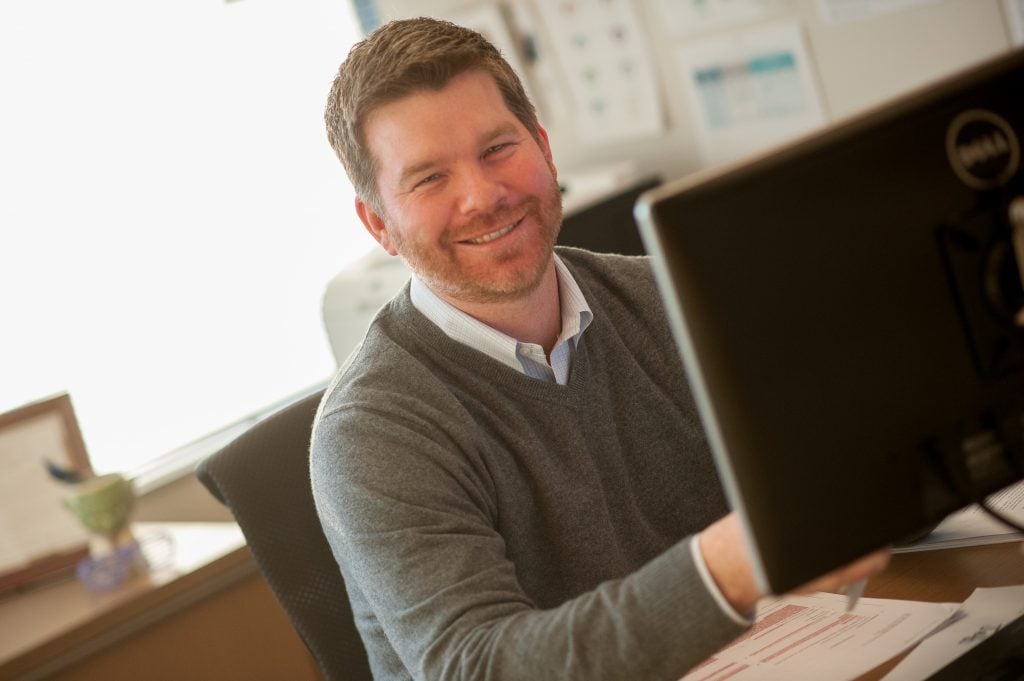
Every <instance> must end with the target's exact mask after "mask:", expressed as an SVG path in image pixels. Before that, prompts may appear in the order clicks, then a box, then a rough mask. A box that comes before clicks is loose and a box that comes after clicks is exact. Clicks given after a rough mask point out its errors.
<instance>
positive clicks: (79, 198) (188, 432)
mask: <svg viewBox="0 0 1024 681" xmlns="http://www.w3.org/2000/svg"><path fill="white" fill-rule="evenodd" d="M356 39H357V28H356V23H355V20H354V17H353V15H352V10H351V8H350V6H349V3H347V2H345V1H344V0H302V1H301V2H292V1H288V0H241V1H238V2H229V3H226V2H224V1H223V0H175V1H174V2H160V3H157V2H140V1H139V0H93V1H90V2H79V1H75V0H54V1H50V2H40V1H39V0H4V2H3V3H0V93H2V95H0V97H2V98H3V102H4V104H3V107H2V108H0V112H2V113H0V120H2V122H3V124H2V125H0V230H2V239H0V244H2V245H0V315H2V322H0V411H6V410H8V409H12V408H14V407H17V406H19V405H21V404H24V403H27V402H31V401H34V400H37V399H41V398H43V397H46V396H48V395H51V394H53V393H56V392H63V391H67V392H68V393H70V395H71V398H72V401H73V403H74V406H75V410H76V413H77V415H78V419H79V422H80V424H81V428H82V431H83V435H84V437H85V440H86V445H87V447H88V450H89V455H90V458H91V460H92V462H93V466H94V468H95V469H97V471H98V472H109V471H115V470H116V471H126V472H132V471H133V470H136V469H139V468H140V467H143V466H145V465H146V463H147V462H149V461H152V460H154V459H157V458H159V457H161V456H163V455H165V454H166V453H167V452H170V451H172V450H175V449H177V448H179V447H181V446H182V445H185V444H186V443H188V442H191V441H194V440H197V439H199V438H202V437H203V436H204V435H206V434H208V433H211V432H213V431H217V430H219V429H221V428H222V427H224V426H226V425H228V424H230V423H232V422H235V421H238V420H239V419H242V418H244V417H247V416H249V415H251V414H253V413H254V412H259V411H261V410H263V409H265V408H267V407H268V406H269V405H272V404H275V403H278V402H280V401H281V400H283V399H286V398H288V397H289V396H291V395H295V394H297V393H300V392H302V391H303V390H306V389H309V388H310V387H311V386H314V385H317V384H318V383H322V382H323V381H326V380H327V379H328V378H329V377H330V375H331V373H332V371H333V370H334V360H333V357H332V355H331V351H330V347H329V344H328V342H327V338H326V335H325V333H324V328H323V325H322V322H321V317H320V304H321V296H322V294H323V291H324V289H325V287H326V285H327V282H328V281H329V280H330V279H331V278H332V277H333V276H334V275H335V274H336V273H337V272H338V271H339V270H340V269H342V268H343V267H344V266H345V265H346V264H347V263H349V262H351V261H352V260H354V259H356V258H358V257H360V256H362V255H364V254H365V253H366V252H367V251H368V250H369V249H370V248H371V246H372V240H371V239H370V237H369V236H368V235H366V233H365V230H363V229H362V227H361V226H360V225H358V222H357V220H356V219H355V214H354V211H353V209H352V189H351V185H350V184H349V183H348V180H347V179H346V178H345V175H344V172H343V171H342V168H341V165H340V164H339V163H338V161H337V159H336V158H335V157H334V154H333V152H332V151H331V149H330V147H329V146H328V144H327V140H326V134H325V133H324V129H323V123H322V113H323V107H324V103H325V100H326V96H327V91H328V88H329V87H330V83H331V80H332V79H333V76H334V73H335V71H336V69H337V66H338V64H339V63H340V62H341V60H342V59H343V58H344V56H345V54H346V53H347V52H348V49H349V47H350V46H351V45H352V43H353V42H354V41H355V40H356Z"/></svg>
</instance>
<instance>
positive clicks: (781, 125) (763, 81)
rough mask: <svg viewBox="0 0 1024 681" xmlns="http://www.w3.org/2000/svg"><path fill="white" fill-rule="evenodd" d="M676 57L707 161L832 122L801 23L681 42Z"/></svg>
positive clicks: (730, 156)
mask: <svg viewBox="0 0 1024 681" xmlns="http://www.w3.org/2000/svg"><path fill="white" fill-rule="evenodd" d="M676 54H677V57H678V60H679V63H680V66H681V73H683V74H684V79H685V86H686V92H687V95H688V99H689V102H690V112H691V116H692V118H693V121H694V130H695V131H696V134H697V143H698V148H699V149H700V153H701V158H702V161H703V162H704V165H715V164H718V163H723V162H725V161H731V160H734V159H737V158H740V157H742V156H746V155H748V154H752V153H754V152H757V151H760V150H762V149H764V148H766V147H770V146H773V145H776V144H780V143H782V142H785V141H787V140H789V139H791V138H793V137H796V136H797V135H799V134H802V133H805V132H807V131H809V130H812V129H814V128H817V127H819V126H821V125H822V124H824V123H825V115H824V112H823V107H822V105H821V98H820V95H819V93H818V88H817V85H816V82H815V77H814V74H813V72H812V70H811V63H810V57H809V55H808V51H807V48H806V46H805V44H804V39H803V33H802V31H801V29H800V25H799V24H797V23H783V24H777V25H771V26H763V27H759V28H755V29H748V30H746V31H737V32H733V33H730V34H726V35H723V36H720V37H717V38H711V39H707V40H703V41H699V42H694V43H689V44H685V45H680V46H679V47H678V48H677V52H676Z"/></svg>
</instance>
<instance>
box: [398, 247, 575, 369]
mask: <svg viewBox="0 0 1024 681" xmlns="http://www.w3.org/2000/svg"><path fill="white" fill-rule="evenodd" d="M553 257H554V259H555V273H556V274H557V276H558V298H559V303H560V308H561V311H562V330H561V332H560V333H559V334H558V338H557V339H556V340H555V346H554V348H553V349H552V350H551V359H550V360H549V359H548V358H547V356H546V355H545V354H544V348H543V347H541V346H540V345H538V344H537V343H522V342H520V341H518V340H516V339H515V338H512V337H511V336H509V335H507V334H504V333H502V332H501V331H498V330H497V329H494V328H491V327H490V326H488V325H486V324H484V323H483V322H481V321H480V320H478V319H474V318H473V317H471V316H469V315H468V314H466V313H465V312H463V311H462V310H460V309H458V308H457V307H455V306H454V305H451V304H450V303H448V302H446V301H444V300H442V299H441V298H440V297H439V296H438V295H437V294H436V293H434V292H433V291H431V290H430V288H428V287H427V285H426V284H424V283H423V282H422V281H421V280H420V279H419V277H417V276H416V275H413V277H412V281H411V283H410V286H409V293H410V295H411V297H412V304H413V305H414V306H415V307H416V309H417V310H419V311H420V312H422V313H423V314H424V316H426V318H427V319H429V320H430V321H432V322H434V324H436V325H437V326H438V328H440V329H441V330H442V331H444V333H445V334H446V335H447V336H448V337H449V338H451V339H452V340H454V341H456V342H458V343H462V344H463V345H468V346H469V347H471V348H474V349H476V350H479V351H480V352H482V353H484V354H485V355H487V356H489V357H491V358H493V359H496V360H497V361H499V362H501V363H502V364H505V365H507V366H509V367H511V368H513V369H515V370H517V371H521V372H522V373H524V374H526V375H527V376H529V377H531V378H537V379H540V380H542V381H549V382H555V383H558V384H559V385H565V384H566V383H568V382H569V371H570V369H571V368H572V361H573V358H575V356H576V346H577V345H578V344H579V340H580V338H581V337H582V336H583V332H584V331H586V330H587V327H588V326H590V322H591V321H593V319H594V313H593V312H592V311H591V310H590V306H589V305H587V299H586V298H585V297H584V296H583V292H582V291H580V287H579V286H578V285H577V284H576V280H575V279H573V276H572V274H571V273H570V272H569V269H568V268H567V267H566V266H565V263H563V262H562V260H561V258H559V257H558V256H557V255H555V256H553Z"/></svg>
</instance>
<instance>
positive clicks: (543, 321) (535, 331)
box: [442, 258, 562, 355]
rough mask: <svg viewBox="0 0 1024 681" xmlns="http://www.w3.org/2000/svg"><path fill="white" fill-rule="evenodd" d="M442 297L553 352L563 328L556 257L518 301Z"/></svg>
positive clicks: (519, 337) (467, 311) (502, 328)
mask: <svg viewBox="0 0 1024 681" xmlns="http://www.w3.org/2000/svg"><path fill="white" fill-rule="evenodd" d="M442 297H443V298H444V299H445V300H447V301H448V302H449V303H451V304H452V305H454V306H455V307H457V308H459V309H460V310H462V311H463V312H465V313H466V314H468V315H469V316H471V317H473V318H475V319H478V320H479V321H481V322H483V323H484V324H487V325H488V326H490V327H491V328H492V329H497V330H498V331H501V332H502V333H504V334H506V335H508V336H511V337H512V338H515V339H516V340H517V341H520V342H522V343H536V344H538V345H540V346H541V347H543V348H544V352H545V353H546V354H548V355H550V354H551V350H552V348H554V345H555V341H556V340H558V334H559V333H560V332H561V331H562V306H561V303H560V298H559V295H558V274H557V272H556V271H555V260H554V258H552V259H551V260H550V261H549V262H548V266H547V269H546V270H545V271H544V275H543V276H542V277H541V280H540V283H539V284H538V285H537V287H536V288H534V289H533V290H532V291H530V292H529V293H527V294H526V295H524V296H521V297H519V298H516V299H514V300H507V301H500V302H492V303H473V302H466V301H462V300H451V299H450V298H448V297H447V296H443V295H442Z"/></svg>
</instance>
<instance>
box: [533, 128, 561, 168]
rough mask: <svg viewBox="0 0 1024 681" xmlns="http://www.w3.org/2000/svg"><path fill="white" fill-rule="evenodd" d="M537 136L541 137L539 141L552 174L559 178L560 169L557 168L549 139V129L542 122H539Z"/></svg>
mask: <svg viewBox="0 0 1024 681" xmlns="http://www.w3.org/2000/svg"><path fill="white" fill-rule="evenodd" d="M537 136H538V137H539V138H540V140H539V141H538V142H537V143H538V144H539V145H540V150H541V153H543V154H544V160H545V161H547V162H548V168H550V169H551V174H552V175H553V176H554V178H555V179H556V180H557V179H558V169H557V168H555V157H554V155H553V154H552V153H551V143H550V142H549V141H548V131H547V130H545V129H544V127H543V126H541V124H540V123H538V124H537Z"/></svg>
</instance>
